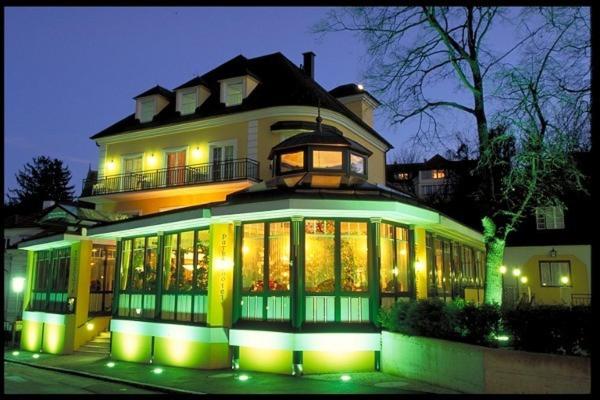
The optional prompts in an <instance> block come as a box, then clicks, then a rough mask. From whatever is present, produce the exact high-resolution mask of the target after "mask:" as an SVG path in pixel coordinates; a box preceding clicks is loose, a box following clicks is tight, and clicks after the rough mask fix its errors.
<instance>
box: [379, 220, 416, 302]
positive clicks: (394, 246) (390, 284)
mask: <svg viewBox="0 0 600 400" xmlns="http://www.w3.org/2000/svg"><path fill="white" fill-rule="evenodd" d="M380 250H381V267H380V271H379V277H380V285H381V288H380V290H381V292H382V293H390V294H392V293H408V291H409V290H410V288H409V286H408V273H409V269H408V229H406V228H402V227H395V226H393V225H390V224H385V223H382V224H381V226H380Z"/></svg>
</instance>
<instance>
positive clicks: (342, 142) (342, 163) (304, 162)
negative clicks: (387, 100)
mask: <svg viewBox="0 0 600 400" xmlns="http://www.w3.org/2000/svg"><path fill="white" fill-rule="evenodd" d="M371 154H372V152H371V151H370V150H369V149H367V148H366V147H364V146H363V145H361V144H359V143H357V142H355V141H354V140H352V139H349V138H347V137H344V135H343V134H342V133H341V132H340V131H339V130H338V129H336V128H334V127H331V126H323V125H322V124H321V117H320V116H319V117H317V127H316V129H315V130H313V131H309V132H304V133H300V134H298V135H295V136H292V137H290V138H288V139H286V140H284V141H283V142H281V143H279V144H278V145H276V146H275V147H273V148H272V149H271V153H270V154H269V160H273V179H272V180H271V181H270V182H269V183H268V185H276V186H287V187H292V186H300V187H302V186H305V187H312V188H337V187H344V186H352V185H356V184H359V183H363V182H365V181H366V179H367V175H368V173H367V167H368V166H367V159H368V158H369V156H370V155H371Z"/></svg>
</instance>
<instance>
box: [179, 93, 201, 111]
mask: <svg viewBox="0 0 600 400" xmlns="http://www.w3.org/2000/svg"><path fill="white" fill-rule="evenodd" d="M196 97H197V96H196V88H192V89H189V90H187V91H183V92H182V93H181V108H180V110H181V114H183V115H185V114H193V113H194V112H195V111H196V107H197V105H196Z"/></svg>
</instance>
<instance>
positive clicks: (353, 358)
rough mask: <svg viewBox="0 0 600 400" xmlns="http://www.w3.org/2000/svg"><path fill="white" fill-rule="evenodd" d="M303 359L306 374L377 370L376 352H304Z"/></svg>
mask: <svg viewBox="0 0 600 400" xmlns="http://www.w3.org/2000/svg"><path fill="white" fill-rule="evenodd" d="M302 358H303V370H304V373H305V374H323V373H341V372H366V371H374V370H375V352H374V351H347V352H336V351H304V352H303V356H302Z"/></svg>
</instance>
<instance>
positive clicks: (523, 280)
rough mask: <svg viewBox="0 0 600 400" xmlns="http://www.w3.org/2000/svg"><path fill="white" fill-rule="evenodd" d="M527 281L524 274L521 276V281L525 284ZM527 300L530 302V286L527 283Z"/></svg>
mask: <svg viewBox="0 0 600 400" xmlns="http://www.w3.org/2000/svg"><path fill="white" fill-rule="evenodd" d="M527 282H529V279H528V278H527V277H526V276H522V277H521V283H522V284H524V285H525V284H527ZM527 301H528V302H529V303H531V287H530V286H529V285H527Z"/></svg>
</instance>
